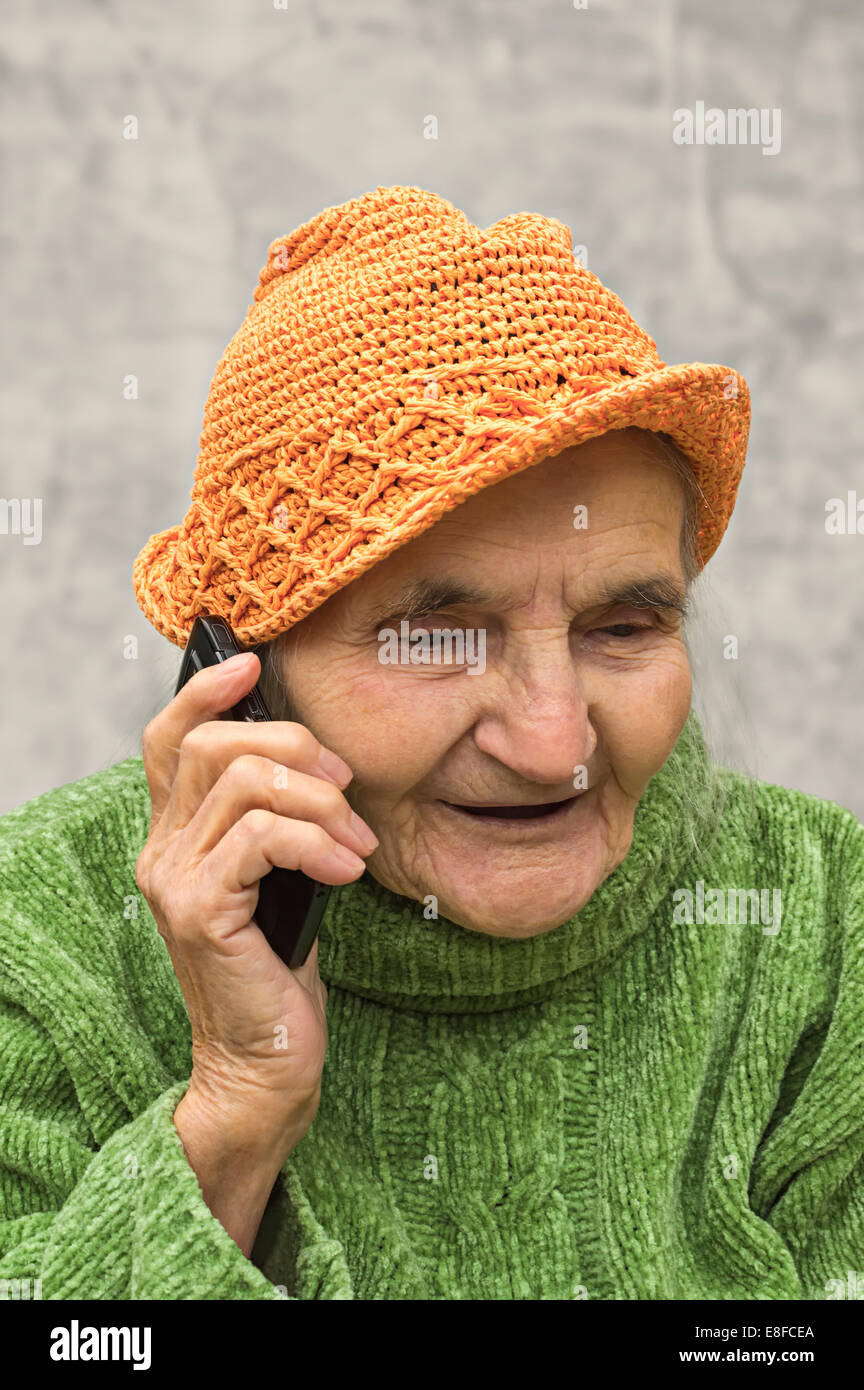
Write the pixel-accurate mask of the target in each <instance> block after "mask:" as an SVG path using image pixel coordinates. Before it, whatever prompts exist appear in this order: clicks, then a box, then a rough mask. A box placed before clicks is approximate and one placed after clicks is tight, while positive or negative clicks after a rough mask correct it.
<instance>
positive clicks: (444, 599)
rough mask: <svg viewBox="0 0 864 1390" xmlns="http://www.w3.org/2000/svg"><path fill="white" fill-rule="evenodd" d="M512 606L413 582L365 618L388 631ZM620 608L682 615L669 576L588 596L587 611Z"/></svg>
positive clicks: (680, 598)
mask: <svg viewBox="0 0 864 1390" xmlns="http://www.w3.org/2000/svg"><path fill="white" fill-rule="evenodd" d="M508 601H509V602H512V594H508V593H507V592H506V591H505V590H491V589H483V588H479V587H477V586H476V585H466V584H461V583H458V582H457V581H456V580H450V579H440V578H438V579H435V578H430V579H416V580H412V581H411V583H409V584H406V585H405V587H404V588H403V589H401V590H399V591H397V592H396V593H394V594H391V595H389V597H388V598H387V599H386V600H384V601H382V602H380V603H379V604H378V606H377V607H376V608H374V609H372V610H371V611H370V612H369V614H368V615H367V617H366V622H367V623H368V624H369V626H370V627H376V628H377V627H388V626H390V625H391V624H392V623H394V622H398V621H409V622H410V621H411V620H412V619H414V618H422V617H423V616H424V615H425V614H426V613H433V612H435V610H436V609H438V608H454V607H457V606H458V605H461V604H465V605H469V606H471V607H475V608H496V607H498V606H501V605H504V604H506V603H507V602H508ZM617 605H621V606H622V607H624V606H626V607H630V608H672V609H676V610H677V611H678V612H679V613H683V612H684V611H685V607H686V600H685V593H684V589H683V587H682V585H681V584H680V582H679V581H678V580H677V579H675V578H673V576H672V575H667V574H656V575H646V576H645V577H644V578H639V579H634V580H628V581H627V582H626V583H624V584H616V583H614V582H609V583H607V584H603V585H601V586H600V587H599V588H598V590H597V591H596V593H595V594H592V595H591V599H590V603H589V602H586V603H584V604H583V607H584V608H585V609H588V608H592V609H593V608H607V607H613V606H617Z"/></svg>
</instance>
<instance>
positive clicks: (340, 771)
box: [318, 748, 354, 787]
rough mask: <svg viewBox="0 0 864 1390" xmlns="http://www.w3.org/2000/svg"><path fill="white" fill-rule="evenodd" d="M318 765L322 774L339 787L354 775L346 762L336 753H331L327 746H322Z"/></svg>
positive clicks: (345, 784)
mask: <svg viewBox="0 0 864 1390" xmlns="http://www.w3.org/2000/svg"><path fill="white" fill-rule="evenodd" d="M318 766H319V768H320V769H321V771H322V772H323V773H324V776H325V777H329V778H330V781H331V782H335V783H336V785H337V786H339V787H345V786H347V784H348V783H349V782H350V781H351V778H352V777H353V776H354V773H353V772H352V771H351V769H350V767H349V766H348V764H347V763H345V762H343V761H342V759H341V758H340V757H339V755H338V754H337V753H331V752H330V749H329V748H322V750H321V756H320V757H319V759H318Z"/></svg>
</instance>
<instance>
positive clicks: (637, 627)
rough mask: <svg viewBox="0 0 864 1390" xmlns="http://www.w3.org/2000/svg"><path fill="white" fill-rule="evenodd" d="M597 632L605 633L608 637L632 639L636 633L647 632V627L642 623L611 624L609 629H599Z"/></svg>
mask: <svg viewBox="0 0 864 1390" xmlns="http://www.w3.org/2000/svg"><path fill="white" fill-rule="evenodd" d="M597 631H598V632H605V633H606V634H607V635H608V636H610V637H622V638H623V637H633V636H634V635H635V634H636V633H639V632H647V631H648V627H647V625H646V624H644V623H613V624H612V626H611V627H601V628H598V629H597Z"/></svg>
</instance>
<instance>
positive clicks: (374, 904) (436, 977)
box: [319, 711, 719, 1013]
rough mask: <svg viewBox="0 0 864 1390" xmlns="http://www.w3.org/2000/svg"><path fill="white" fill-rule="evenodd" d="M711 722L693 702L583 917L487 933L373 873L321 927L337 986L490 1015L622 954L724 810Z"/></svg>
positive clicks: (434, 1008) (425, 1008) (395, 1002)
mask: <svg viewBox="0 0 864 1390" xmlns="http://www.w3.org/2000/svg"><path fill="white" fill-rule="evenodd" d="M718 792H719V783H718V781H717V779H716V778H715V777H713V776H712V769H711V760H710V757H709V755H708V752H707V749H706V745H705V740H704V737H703V734H702V730H701V728H700V726H699V724H698V721H697V719H696V715H695V713H694V712H693V711H691V713H690V715H689V717H688V719H687V722H686V724H685V725H684V728H683V730H682V732H681V735H680V736H679V739H678V742H677V743H676V745H675V748H674V749H673V751H672V753H671V755H670V757H669V758H668V759H667V761H666V762H665V763H664V765H663V767H662V768H661V769H660V771H659V772H657V773H656V774H655V776H654V777H653V778H652V779H651V781H650V782H649V783H648V785H647V787H646V789H645V791H644V793H643V795H642V798H641V800H640V802H639V804H638V806H637V807H636V813H635V818H634V830H633V842H632V845H631V847H630V850H629V852H628V854H627V855H626V857H625V858H624V859H623V860H622V862H621V864H619V866H618V868H617V869H615V870H614V871H613V873H611V874H610V875H609V877H608V878H607V879H606V880H605V881H604V882H603V883H601V884H600V886H599V888H597V889H596V890H595V892H594V893H593V895H592V896H591V898H590V899H589V900H588V902H587V903H586V904H585V906H584V907H583V908H582V909H581V911H580V912H578V913H576V914H575V916H573V917H571V918H570V919H569V920H568V921H567V922H564V923H562V924H561V926H558V927H555V928H554V929H553V930H552V931H548V932H544V933H543V934H542V935H541V936H535V937H532V938H530V939H529V940H519V941H517V940H513V939H512V938H505V937H493V936H486V935H484V934H483V933H480V932H474V931H468V930H467V929H466V928H464V927H460V926H457V925H456V924H455V923H453V922H450V921H448V920H447V919H446V918H443V917H439V918H437V919H436V920H434V921H428V920H427V919H426V918H425V917H424V915H423V904H422V902H417V901H415V900H414V899H412V898H406V897H402V896H400V895H399V894H396V893H393V892H391V891H390V890H389V889H388V888H385V887H383V886H382V885H381V884H380V883H378V882H377V880H376V879H374V878H373V877H372V876H371V874H369V873H368V872H367V873H365V874H364V875H363V877H362V878H361V879H359V880H358V881H357V882H355V883H349V884H346V885H345V886H344V887H337V888H334V889H333V891H332V892H331V895H330V900H329V903H328V906H327V911H326V913H325V916H324V921H323V923H322V926H321V931H320V937H319V940H320V946H319V968H320V972H321V977H322V979H323V980H324V982H325V984H326V985H327V986H328V987H329V986H331V985H335V986H337V987H339V988H341V989H347V990H350V991H351V992H352V993H355V994H360V995H364V996H365V997H367V998H370V999H375V1000H378V1001H380V1002H382V1003H387V1004H390V1005H392V1006H394V1007H397V1008H405V1009H414V1010H418V1011H421V1012H425V1013H480V1012H492V1011H494V1010H497V1009H507V1008H512V1007H513V1006H514V1005H517V1004H527V1003H531V1002H532V1001H534V1000H536V999H540V998H543V997H544V996H545V995H546V994H549V993H550V992H551V991H552V990H553V989H554V988H555V985H556V982H558V981H560V980H562V979H563V978H564V977H565V976H567V975H569V974H571V973H572V972H573V971H575V970H581V969H582V968H583V967H585V966H588V965H593V964H595V963H597V962H599V961H602V960H603V959H604V958H605V957H607V956H610V955H611V954H613V953H614V952H616V951H617V950H618V949H619V948H620V947H621V946H623V945H624V944H625V943H626V942H627V941H629V940H630V939H631V938H632V937H634V936H635V935H636V934H637V933H638V932H639V931H641V930H642V928H643V927H645V926H646V925H647V924H648V922H649V921H650V919H651V916H652V914H653V911H654V909H655V908H656V907H657V905H658V903H659V902H660V900H661V899H662V898H663V897H664V896H665V897H667V898H668V899H669V902H670V918H671V911H672V906H671V894H672V891H673V889H674V888H675V887H677V886H680V883H681V878H680V874H681V871H682V869H683V867H684V865H685V862H686V861H687V860H688V859H689V858H690V857H691V856H692V855H693V854H694V853H695V852H696V851H697V850H698V848H699V845H700V843H701V836H702V835H704V834H705V833H706V831H707V829H708V827H709V823H710V821H711V819H712V815H713V814H716V810H717V806H716V797H717V795H718Z"/></svg>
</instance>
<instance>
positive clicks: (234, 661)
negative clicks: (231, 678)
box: [219, 652, 252, 671]
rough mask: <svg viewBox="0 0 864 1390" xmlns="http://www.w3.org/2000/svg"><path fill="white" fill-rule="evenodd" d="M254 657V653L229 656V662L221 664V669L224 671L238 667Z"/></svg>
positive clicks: (237, 653)
mask: <svg viewBox="0 0 864 1390" xmlns="http://www.w3.org/2000/svg"><path fill="white" fill-rule="evenodd" d="M250 656H252V652H235V653H234V655H233V656H229V657H228V660H227V661H222V662H220V663H219V664H220V667H221V669H222V670H223V671H224V670H225V667H226V666H232V667H233V666H237V665H238V664H239V663H240V662H241V661H247V660H248V659H249V657H250Z"/></svg>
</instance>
